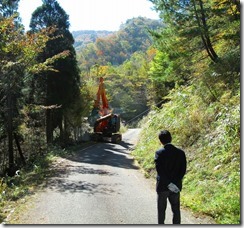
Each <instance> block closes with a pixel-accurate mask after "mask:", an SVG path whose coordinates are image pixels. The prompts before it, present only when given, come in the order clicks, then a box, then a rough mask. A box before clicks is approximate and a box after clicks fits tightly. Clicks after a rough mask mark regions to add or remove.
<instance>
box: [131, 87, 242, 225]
mask: <svg viewBox="0 0 244 228" xmlns="http://www.w3.org/2000/svg"><path fill="white" fill-rule="evenodd" d="M196 92H197V91H196V89H193V88H192V87H185V88H182V87H181V88H178V89H176V90H175V91H172V93H171V94H170V95H169V96H170V99H171V101H170V102H168V103H167V104H165V105H163V106H162V108H155V109H154V110H153V111H151V112H150V113H149V115H148V116H147V117H145V118H144V119H143V120H142V121H141V123H140V124H141V127H142V129H143V131H142V134H141V139H140V141H139V144H138V145H137V147H136V150H135V151H133V155H134V156H135V158H136V159H137V160H138V162H139V164H140V165H141V167H142V168H143V169H144V170H145V171H146V176H147V177H152V178H155V175H156V173H155V165H154V153H155V151H156V150H157V149H159V148H160V147H161V146H162V145H160V143H159V140H158V133H159V131H160V130H162V129H169V130H170V131H171V132H172V137H173V142H172V143H174V144H175V145H177V146H178V147H180V148H183V149H184V150H185V152H186V156H187V161H188V167H187V174H186V176H185V178H184V181H183V191H182V195H181V196H182V204H183V205H184V206H186V207H189V208H191V209H192V210H193V211H195V212H201V213H204V214H207V215H210V216H212V217H213V218H214V219H215V221H216V222H217V223H218V224H239V223H240V116H239V114H240V106H239V99H240V96H239V95H240V94H239V93H238V92H237V94H235V95H234V96H232V97H230V96H229V93H228V92H225V93H224V94H223V97H222V98H221V102H214V103H211V104H206V103H205V102H204V101H203V100H202V99H201V98H200V97H198V96H197V95H196V94H195V95H194V96H193V94H194V93H196Z"/></svg>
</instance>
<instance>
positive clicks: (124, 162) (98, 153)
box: [68, 142, 138, 169]
mask: <svg viewBox="0 0 244 228" xmlns="http://www.w3.org/2000/svg"><path fill="white" fill-rule="evenodd" d="M132 148H133V145H132V144H129V143H126V142H121V143H120V144H112V143H98V144H95V145H93V146H92V147H89V148H86V149H82V150H77V153H75V154H74V155H73V156H71V157H69V158H68V159H69V160H71V161H75V162H80V163H89V164H95V165H108V166H114V167H120V168H125V169H138V167H137V166H136V165H135V164H134V159H132V158H130V157H129V156H128V155H129V153H130V150H131V149H132Z"/></svg>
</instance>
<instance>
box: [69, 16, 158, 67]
mask: <svg viewBox="0 0 244 228" xmlns="http://www.w3.org/2000/svg"><path fill="white" fill-rule="evenodd" d="M160 27H162V24H161V22H160V21H159V20H153V19H148V18H145V17H137V18H132V19H128V20H127V21H126V23H125V24H122V25H121V26H120V29H119V31H117V32H111V31H92V30H91V31H87V30H84V31H76V32H73V37H74V39H75V44H74V46H75V49H76V52H77V57H78V62H79V63H80V65H81V68H83V69H85V68H88V69H89V68H90V66H92V65H94V64H95V63H97V64H100V65H107V63H110V64H111V65H117V66H118V65H120V64H122V63H123V62H124V61H125V60H126V59H129V58H130V57H131V56H132V54H133V53H135V52H136V51H146V50H147V49H148V48H149V47H150V46H151V45H152V36H151V35H150V32H149V31H150V30H154V31H155V30H157V29H158V28H160Z"/></svg>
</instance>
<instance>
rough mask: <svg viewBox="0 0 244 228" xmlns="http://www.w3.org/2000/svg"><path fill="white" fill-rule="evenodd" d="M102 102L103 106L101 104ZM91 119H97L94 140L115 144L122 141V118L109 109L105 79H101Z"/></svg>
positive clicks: (94, 123)
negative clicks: (120, 131)
mask: <svg viewBox="0 0 244 228" xmlns="http://www.w3.org/2000/svg"><path fill="white" fill-rule="evenodd" d="M101 101H102V104H100V102H101ZM90 119H93V120H94V119H95V121H93V126H94V133H93V134H92V140H94V141H111V142H113V143H117V142H120V141H121V140H122V135H121V134H120V133H119V130H120V116H119V115H118V114H113V113H112V111H111V110H110V109H109V105H108V100H107V97H106V92H105V86H104V79H103V78H102V77H100V83H99V87H98V92H97V98H96V100H95V101H94V107H93V110H92V112H91V117H90Z"/></svg>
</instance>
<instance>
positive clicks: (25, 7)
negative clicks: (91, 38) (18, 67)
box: [18, 0, 159, 32]
mask: <svg viewBox="0 0 244 228" xmlns="http://www.w3.org/2000/svg"><path fill="white" fill-rule="evenodd" d="M57 1H58V3H59V5H60V6H61V7H62V8H63V9H64V10H65V12H66V13H67V14H68V15H69V22H70V31H71V32H73V31H78V30H108V31H118V30H119V27H120V25H121V24H123V23H125V22H126V20H127V19H131V18H133V17H139V16H142V17H147V18H151V19H159V16H158V13H157V12H156V11H155V10H153V4H152V3H151V2H150V1H148V0H57ZM41 5H42V0H20V2H19V10H18V11H19V13H20V17H21V19H22V23H23V24H24V26H25V29H26V30H28V29H29V24H30V19H31V14H32V13H33V12H34V10H35V9H36V8H37V7H38V6H41Z"/></svg>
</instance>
